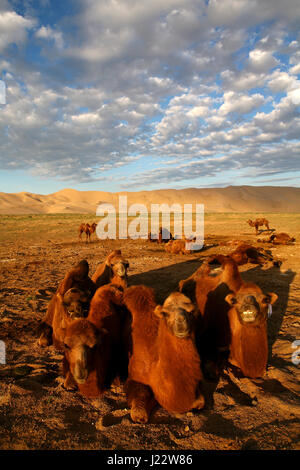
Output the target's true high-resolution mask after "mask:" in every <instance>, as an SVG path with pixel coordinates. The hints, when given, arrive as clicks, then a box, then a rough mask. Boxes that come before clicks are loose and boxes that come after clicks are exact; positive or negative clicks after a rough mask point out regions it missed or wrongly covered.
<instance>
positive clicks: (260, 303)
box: [225, 283, 278, 325]
mask: <svg viewBox="0 0 300 470" xmlns="http://www.w3.org/2000/svg"><path fill="white" fill-rule="evenodd" d="M277 299H278V296H277V294H274V293H273V292H270V293H268V294H263V292H262V291H261V289H260V288H259V287H258V286H256V285H255V284H250V283H249V284H246V285H244V286H242V287H241V289H240V290H239V291H238V292H237V293H236V294H228V295H227V296H226V297H225V300H226V302H227V303H228V304H229V305H230V307H232V308H235V310H236V312H237V314H238V319H239V321H240V323H241V324H242V325H259V324H261V323H262V322H264V321H265V320H266V319H267V317H268V314H270V312H272V309H271V305H273V304H274V303H275V302H276V300H277Z"/></svg>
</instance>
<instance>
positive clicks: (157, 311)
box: [154, 305, 163, 318]
mask: <svg viewBox="0 0 300 470" xmlns="http://www.w3.org/2000/svg"><path fill="white" fill-rule="evenodd" d="M162 310H163V308H162V306H161V305H156V307H155V309H154V315H156V316H157V317H158V318H163V313H162Z"/></svg>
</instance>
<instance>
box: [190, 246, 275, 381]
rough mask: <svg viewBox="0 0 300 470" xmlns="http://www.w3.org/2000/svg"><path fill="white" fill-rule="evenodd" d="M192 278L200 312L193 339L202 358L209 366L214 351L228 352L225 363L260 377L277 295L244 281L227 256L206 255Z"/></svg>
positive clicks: (244, 372) (247, 373)
mask: <svg viewBox="0 0 300 470" xmlns="http://www.w3.org/2000/svg"><path fill="white" fill-rule="evenodd" d="M214 262H218V263H219V264H221V266H222V271H221V273H220V274H218V275H217V276H212V275H211V274H212V273H211V264H212V263H214ZM194 278H195V279H196V303H197V306H198V308H199V311H200V314H201V316H200V317H199V322H198V330H197V340H198V345H199V350H200V353H201V355H202V357H203V359H204V360H205V361H206V362H207V364H210V365H211V362H210V361H211V360H213V361H216V358H217V357H218V351H219V353H220V352H224V351H228V352H229V358H228V360H229V362H230V363H231V364H233V365H235V366H236V367H238V368H239V369H240V370H241V371H242V373H243V374H244V376H246V377H251V378H254V377H261V376H263V375H264V373H265V371H266V366H267V358H268V342H267V316H268V312H269V313H270V311H271V305H273V304H274V302H275V301H276V300H277V298H278V296H277V295H276V294H274V293H268V294H264V293H263V292H262V290H261V289H260V288H259V287H258V286H257V285H256V284H254V283H250V282H248V283H246V282H244V281H243V280H242V277H241V275H240V273H239V270H238V266H237V264H236V262H235V261H234V260H233V259H232V258H231V257H230V256H224V255H213V256H210V257H209V258H208V259H207V260H206V262H205V263H204V264H203V265H202V266H201V267H200V268H199V269H198V272H197V274H196V275H195V276H194Z"/></svg>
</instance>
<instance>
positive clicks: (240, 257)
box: [228, 242, 282, 267]
mask: <svg viewBox="0 0 300 470" xmlns="http://www.w3.org/2000/svg"><path fill="white" fill-rule="evenodd" d="M228 256H230V257H231V258H232V259H233V260H234V261H235V262H236V264H237V265H239V266H241V265H243V264H247V263H252V264H259V265H264V264H266V263H268V262H273V265H274V266H277V267H280V266H281V264H282V261H281V260H278V259H275V258H274V257H273V256H272V254H270V253H268V252H267V251H266V250H264V249H263V248H255V247H254V246H252V245H248V243H243V242H241V243H240V244H239V245H238V246H237V248H236V249H235V250H234V251H232V252H231V253H229V255H228Z"/></svg>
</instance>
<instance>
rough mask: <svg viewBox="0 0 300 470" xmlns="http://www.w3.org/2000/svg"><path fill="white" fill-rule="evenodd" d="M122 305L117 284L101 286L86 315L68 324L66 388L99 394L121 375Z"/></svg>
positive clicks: (65, 363) (65, 340)
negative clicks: (84, 317)
mask: <svg viewBox="0 0 300 470" xmlns="http://www.w3.org/2000/svg"><path fill="white" fill-rule="evenodd" d="M122 304H123V291H122V289H121V288H120V287H119V286H116V285H113V284H109V285H105V286H102V287H100V288H99V289H97V291H96V293H95V295H94V297H93V298H92V301H91V304H90V309H89V314H88V317H87V318H86V319H81V320H76V321H75V322H73V323H71V324H69V326H68V327H67V329H66V333H65V336H64V347H65V354H64V361H63V369H64V376H65V383H64V386H65V388H66V389H68V390H74V389H77V388H78V389H79V391H80V393H81V394H82V395H84V396H86V397H98V396H101V395H102V394H103V393H104V391H105V390H106V389H107V388H108V387H109V386H110V384H111V383H112V381H113V379H114V378H115V377H116V376H118V375H122V374H123V372H124V371H123V370H122V367H123V366H124V364H126V367H127V358H124V357H122V353H123V350H122V330H123V323H124V318H125V317H124V315H125V312H126V311H125V310H124V309H123V308H122ZM124 359H125V360H124Z"/></svg>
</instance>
